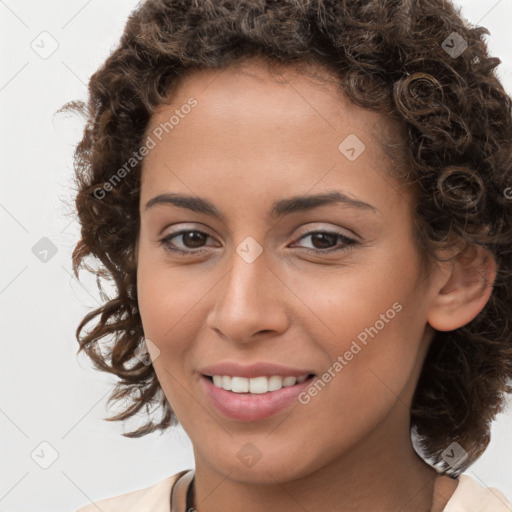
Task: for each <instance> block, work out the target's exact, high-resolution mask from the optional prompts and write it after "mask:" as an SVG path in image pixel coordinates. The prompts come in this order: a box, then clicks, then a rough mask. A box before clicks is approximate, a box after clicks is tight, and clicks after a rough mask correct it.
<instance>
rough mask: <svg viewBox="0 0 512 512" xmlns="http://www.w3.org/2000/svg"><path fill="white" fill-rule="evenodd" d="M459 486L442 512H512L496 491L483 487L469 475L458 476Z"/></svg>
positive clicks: (511, 506) (508, 503)
mask: <svg viewBox="0 0 512 512" xmlns="http://www.w3.org/2000/svg"><path fill="white" fill-rule="evenodd" d="M457 480H458V482H459V484H458V485H457V488H456V489H455V492H454V493H453V495H452V497H451V498H450V500H449V501H448V503H447V504H446V507H445V508H444V510H443V512H512V505H511V504H510V502H509V501H508V500H507V498H506V497H505V496H504V495H503V493H501V492H500V491H499V490H498V489H496V488H494V487H483V486H482V485H480V483H478V482H477V481H476V480H475V479H473V478H472V477H470V476H469V475H460V476H459V478H458V479H457Z"/></svg>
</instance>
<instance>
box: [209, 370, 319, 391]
mask: <svg viewBox="0 0 512 512" xmlns="http://www.w3.org/2000/svg"><path fill="white" fill-rule="evenodd" d="M203 377H205V378H207V379H208V380H209V381H210V382H211V383H213V385H214V386H216V387H217V388H219V389H224V390H225V391H231V392H232V393H239V394H246V395H255V394H257V395H261V394H266V393H272V392H274V391H279V390H280V389H282V388H285V387H293V386H296V385H298V384H302V383H303V382H306V381H309V380H311V379H313V378H314V377H315V374H314V373H309V374H304V375H301V376H300V377H292V376H289V377H281V376H280V375H272V376H268V377H267V376H261V377H252V378H246V377H237V376H229V375H213V376H211V375H203Z"/></svg>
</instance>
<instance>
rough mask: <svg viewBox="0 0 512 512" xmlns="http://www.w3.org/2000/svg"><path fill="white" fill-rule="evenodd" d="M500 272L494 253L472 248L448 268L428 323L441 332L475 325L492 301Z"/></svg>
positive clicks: (462, 253)
mask: <svg viewBox="0 0 512 512" xmlns="http://www.w3.org/2000/svg"><path fill="white" fill-rule="evenodd" d="M496 272H497V265H496V260H495V259H494V257H493V255H492V253H491V252H490V251H489V250H488V249H486V248H484V247H482V246H480V245H476V244H468V245H467V247H466V248H465V249H464V250H463V251H462V252H460V253H459V254H458V255H457V256H456V257H455V258H454V259H452V260H451V261H450V262H449V263H446V264H445V267H444V270H443V271H442V275H444V279H443V280H442V281H441V287H440V288H439V290H438V291H437V295H435V297H434V298H433V301H432V303H431V304H430V307H429V311H428V317H427V321H428V323H429V324H430V325H431V326H432V327H433V328H434V329H437V330H438V331H453V330H454V329H458V328H459V327H462V326H463V325H466V324H468V323H469V322H471V320H473V319H474V318H475V317H476V316H477V315H478V313H480V311H482V309H483V308H484V306H485V305H486V303H487V301H488V300H489V297H490V296H491V293H492V289H493V284H494V280H495V278H496Z"/></svg>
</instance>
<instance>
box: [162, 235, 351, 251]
mask: <svg viewBox="0 0 512 512" xmlns="http://www.w3.org/2000/svg"><path fill="white" fill-rule="evenodd" d="M185 233H200V234H201V235H206V236H207V237H208V236H210V235H208V233H205V232H203V231H199V230H198V229H183V230H181V231H177V232H176V233H171V234H170V235H167V236H166V237H164V238H162V239H160V240H159V243H160V245H161V246H162V247H163V249H164V250H165V251H170V252H172V253H175V254H181V255H184V256H192V255H199V254H204V253H206V252H208V250H204V249H197V250H194V249H189V250H184V249H178V248H176V247H174V246H172V245H171V243H170V241H171V240H172V239H173V238H176V237H177V236H180V235H183V234H185ZM316 234H322V235H333V236H335V237H337V238H338V239H340V240H342V241H343V243H344V244H345V246H344V247H341V248H332V249H325V250H321V249H303V251H305V252H307V253H313V254H330V253H332V252H340V251H345V252H348V251H351V250H352V249H353V248H354V246H355V245H357V244H358V242H357V241H356V240H353V239H352V238H349V237H347V236H345V235H342V234H341V233H338V232H336V231H327V230H318V231H309V232H308V233H305V234H304V235H303V236H301V237H300V238H299V239H298V240H296V241H297V242H298V241H300V240H303V239H304V238H308V237H309V236H311V235H316Z"/></svg>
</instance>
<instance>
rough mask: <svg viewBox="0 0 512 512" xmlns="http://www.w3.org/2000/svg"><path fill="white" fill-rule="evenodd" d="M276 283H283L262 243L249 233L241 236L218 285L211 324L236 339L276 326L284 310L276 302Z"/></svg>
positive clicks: (275, 327) (278, 326)
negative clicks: (274, 271)
mask: <svg viewBox="0 0 512 512" xmlns="http://www.w3.org/2000/svg"><path fill="white" fill-rule="evenodd" d="M219 284H220V283H219ZM276 286H277V287H280V286H282V284H280V281H279V279H277V278H276V276H275V275H274V273H273V271H272V270H271V268H270V262H269V258H268V257H267V255H266V253H265V252H264V250H263V247H261V246H260V244H259V243H258V242H256V240H254V239H251V237H248V238H246V239H244V240H243V241H242V242H241V243H240V244H239V245H238V246H236V247H235V250H234V252H233V254H232V257H231V260H230V269H229V271H228V273H227V274H226V275H225V277H224V279H223V283H222V284H220V287H219V288H218V291H217V294H216V296H215V304H214V308H213V312H212V313H213V314H212V315H210V322H209V323H210V326H211V327H214V328H216V329H217V330H218V331H220V332H222V333H223V334H224V335H225V336H227V337H229V338H231V339H234V340H239V341H240V340H244V339H248V338H249V337H250V336H251V335H252V334H253V333H255V332H258V331H261V330H265V331H267V330H276V329H277V330H279V329H280V328H281V327H282V325H281V323H282V322H283V319H284V315H283V313H284V312H283V311H281V310H280V308H279V307H278V305H277V302H276V297H279V296H282V293H281V295H280V292H279V290H277V289H276Z"/></svg>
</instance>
